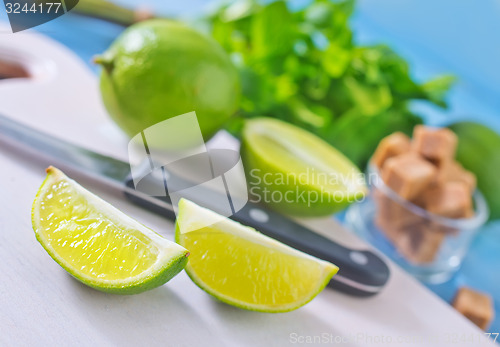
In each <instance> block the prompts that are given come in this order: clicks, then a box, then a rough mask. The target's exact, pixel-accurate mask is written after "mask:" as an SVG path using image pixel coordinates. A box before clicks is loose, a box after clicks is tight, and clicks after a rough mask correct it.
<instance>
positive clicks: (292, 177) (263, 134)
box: [241, 118, 367, 217]
mask: <svg viewBox="0 0 500 347" xmlns="http://www.w3.org/2000/svg"><path fill="white" fill-rule="evenodd" d="M241 155H242V159H243V164H244V168H245V172H246V176H247V180H248V183H249V189H250V198H251V199H252V200H254V201H256V202H264V203H266V204H268V205H269V206H270V207H272V208H274V209H275V210H278V211H280V212H282V213H286V214H289V215H293V216H297V217H319V216H325V215H329V214H332V213H335V212H337V211H339V210H341V209H342V208H344V207H346V206H347V205H349V204H350V203H352V202H354V201H358V200H360V199H362V198H363V197H364V196H365V194H366V192H367V188H366V184H365V182H364V178H363V176H362V174H361V172H360V171H359V169H358V168H357V167H356V166H355V165H354V164H353V163H352V162H351V161H349V159H347V158H346V157H345V156H344V155H343V154H342V153H340V152H339V151H337V150H336V149H335V148H333V147H332V146H330V145H329V144H328V143H326V142H324V141H323V140H321V139H320V138H319V137H317V136H315V135H313V134H312V133H309V132H308V131H306V130H303V129H301V128H298V127H296V126H294V125H291V124H289V123H286V122H283V121H280V120H277V119H271V118H255V119H251V120H247V121H246V123H245V127H244V129H243V136H242V148H241Z"/></svg>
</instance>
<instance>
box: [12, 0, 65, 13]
mask: <svg viewBox="0 0 500 347" xmlns="http://www.w3.org/2000/svg"><path fill="white" fill-rule="evenodd" d="M61 6H62V4H61V3H60V2H44V3H39V4H32V5H31V6H29V5H28V4H26V3H25V4H24V6H23V5H22V4H20V3H18V2H14V3H10V2H8V3H6V4H5V8H6V10H7V13H30V12H31V13H59V11H64V9H63V8H62V7H61Z"/></svg>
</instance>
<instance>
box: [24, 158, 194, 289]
mask: <svg viewBox="0 0 500 347" xmlns="http://www.w3.org/2000/svg"><path fill="white" fill-rule="evenodd" d="M32 223H33V230H34V231H35V234H36V238H37V239H38V241H39V242H40V243H41V244H42V246H43V247H44V248H45V250H46V251H47V253H49V255H50V256H51V257H52V258H53V259H54V260H55V261H56V262H57V263H58V264H59V265H61V266H62V267H63V268H64V269H65V270H66V271H68V272H69V273H70V274H71V275H72V276H73V277H75V278H76V279H78V280H80V281H81V282H83V283H85V284H86V285H88V286H90V287H93V288H95V289H98V290H101V291H104V292H111V293H117V294H135V293H140V292H143V291H146V290H149V289H153V288H155V287H158V286H160V285H162V284H164V283H166V282H167V281H168V280H170V279H171V278H172V277H174V276H175V275H176V274H177V273H179V272H180V271H181V270H182V269H183V268H184V266H185V264H186V263H187V256H188V255H189V253H188V251H187V250H186V249H184V248H182V247H181V246H179V245H177V244H176V243H173V242H171V241H168V240H166V239H164V238H163V237H161V236H160V235H158V234H156V233H155V232H153V231H152V230H150V229H148V228H146V227H145V226H143V225H142V224H140V223H138V222H137V221H135V220H133V219H132V218H130V217H128V216H126V215H125V214H123V213H122V212H120V211H119V210H117V209H116V208H114V207H113V206H111V205H110V204H108V203H107V202H105V201H103V200H102V199H100V198H99V197H97V196H95V195H94V194H92V193H90V192H89V191H87V190H85V189H84V188H83V187H82V186H80V185H79V184H78V183H76V182H75V181H73V180H71V179H69V178H68V177H66V176H65V175H64V174H63V173H62V172H61V171H59V170H58V169H56V168H53V167H50V168H48V169H47V178H46V179H45V181H44V182H43V184H42V186H41V187H40V189H39V191H38V193H37V196H36V198H35V201H34V202H33V210H32Z"/></svg>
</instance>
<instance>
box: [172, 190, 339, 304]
mask: <svg viewBox="0 0 500 347" xmlns="http://www.w3.org/2000/svg"><path fill="white" fill-rule="evenodd" d="M212 221H217V222H216V223H215V224H211V222H212ZM175 237H176V241H177V242H178V243H179V244H180V245H182V246H183V247H186V248H188V249H189V250H190V251H191V256H190V258H189V263H188V265H187V266H186V272H187V274H188V275H189V277H191V279H192V280H193V282H194V283H196V284H197V285H198V286H199V287H200V288H201V289H203V290H204V291H206V292H207V293H208V294H210V295H212V296H214V297H215V298H217V299H219V300H220V301H223V302H225V303H228V304H230V305H234V306H237V307H240V308H244V309H248V310H254V311H262V312H286V311H291V310H295V309H297V308H299V307H300V306H302V305H304V304H306V303H307V302H309V301H310V300H312V299H313V298H314V297H315V296H316V295H317V294H318V293H319V292H321V290H323V288H324V287H325V286H326V284H327V283H328V282H329V280H330V279H331V277H332V276H333V275H334V274H336V273H337V271H338V267H337V266H335V265H333V264H331V263H328V262H326V261H323V260H320V259H317V258H314V257H312V256H310V255H308V254H305V253H302V252H299V251H297V250H295V249H293V248H290V247H288V246H286V245H284V244H282V243H280V242H278V241H276V240H274V239H271V238H269V237H267V236H265V235H262V234H260V233H259V232H257V231H256V230H255V229H252V228H250V227H247V226H244V225H241V224H239V223H237V222H235V221H232V220H230V219H224V218H222V216H219V215H217V214H216V213H215V212H212V211H210V210H207V209H205V208H202V207H200V206H198V205H196V204H194V203H192V202H190V201H188V200H185V199H182V200H181V201H180V202H179V213H178V217H177V223H176V233H175Z"/></svg>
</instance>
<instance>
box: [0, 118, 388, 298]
mask: <svg viewBox="0 0 500 347" xmlns="http://www.w3.org/2000/svg"><path fill="white" fill-rule="evenodd" d="M0 141H4V142H7V143H11V144H14V145H15V146H16V148H20V149H22V150H25V151H29V152H33V151H35V152H36V153H37V154H38V155H40V154H42V155H45V156H47V157H49V158H50V160H52V161H53V162H56V163H58V164H60V165H59V166H61V167H63V168H67V169H68V170H70V171H75V172H77V173H78V174H81V175H84V176H86V177H88V178H90V179H91V180H92V181H93V182H96V183H100V184H104V185H106V186H107V187H110V188H113V189H115V190H117V191H119V192H120V193H123V194H124V196H125V197H126V198H127V199H129V200H130V201H131V202H133V203H135V204H137V205H139V206H141V207H144V208H147V209H148V210H150V211H153V212H156V213H158V214H161V215H162V216H165V217H167V218H169V219H171V220H175V213H174V206H173V205H172V202H171V201H170V198H169V197H168V195H167V196H164V197H154V196H150V195H148V194H145V193H143V192H142V191H140V190H136V189H135V186H134V181H133V178H132V175H131V169H130V165H129V163H127V162H123V161H121V160H118V159H115V158H111V157H108V156H104V155H101V154H99V153H95V152H92V151H90V150H87V149H85V148H82V147H78V146H76V145H73V144H71V143H68V142H66V141H63V140H61V139H57V138H55V137H52V136H50V135H47V134H45V133H43V132H40V131H38V130H35V129H33V128H30V127H28V126H26V125H23V124H21V123H18V122H16V121H14V120H12V119H10V118H8V117H5V116H2V115H0ZM168 175H169V176H170V177H171V178H173V180H172V181H174V182H180V184H181V185H184V186H189V184H188V183H187V182H186V180H185V179H184V178H182V177H179V175H175V173H173V172H168ZM145 179H147V180H148V184H150V185H152V186H155V185H157V186H158V189H163V188H164V182H163V180H162V178H161V177H159V178H156V177H154V175H149V176H147V178H145ZM207 193H210V194H218V193H217V192H214V191H210V192H208V191H207ZM189 198H190V199H191V200H192V201H193V202H195V203H199V201H197V198H196V196H190V197H189ZM209 204H210V203H209V201H208V202H207V199H204V201H203V202H202V203H201V205H202V206H204V207H207V208H209V209H212V210H215V211H217V206H210V205H209ZM230 218H231V219H233V220H235V221H237V222H240V223H242V224H244V225H248V226H250V227H253V228H255V229H256V230H258V231H260V232H261V233H263V234H265V235H267V236H269V237H272V238H274V239H276V240H278V241H280V242H283V243H285V244H287V245H289V246H291V247H293V248H296V249H298V250H300V251H303V252H306V253H308V254H311V255H313V256H315V257H317V258H320V259H323V260H326V261H329V262H332V263H334V264H335V265H337V266H338V267H339V268H340V270H339V272H338V274H337V275H335V276H334V277H333V279H332V280H331V281H330V283H329V284H328V285H329V286H330V287H332V288H334V289H336V290H339V291H341V292H344V293H347V294H350V295H354V296H372V295H374V294H377V293H378V292H380V291H381V289H382V288H383V287H384V285H385V284H386V283H387V281H388V279H389V275H390V271H389V268H388V266H387V264H386V263H385V262H384V261H383V260H382V259H381V258H380V256H378V255H377V254H375V253H374V252H372V251H370V250H356V249H351V248H348V247H345V246H343V245H340V244H338V243H336V242H334V241H332V240H330V239H328V238H325V237H323V236H321V235H319V234H317V233H315V232H313V231H311V230H310V229H308V228H306V227H304V226H302V225H300V224H298V223H296V222H295V221H293V220H291V219H289V218H287V217H285V216H283V215H281V214H279V213H277V212H274V211H271V210H268V209H265V208H264V207H263V206H261V205H258V204H254V203H252V202H247V203H246V205H245V206H244V207H243V208H242V209H241V210H239V211H238V212H236V213H235V214H233V215H232V216H231V217H230ZM336 227H337V228H342V227H341V226H340V225H337V226H336Z"/></svg>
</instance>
